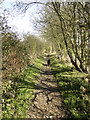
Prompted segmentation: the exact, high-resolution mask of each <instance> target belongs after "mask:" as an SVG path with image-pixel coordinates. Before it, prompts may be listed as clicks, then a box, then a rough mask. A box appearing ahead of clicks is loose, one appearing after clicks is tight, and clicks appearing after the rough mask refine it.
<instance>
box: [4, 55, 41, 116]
mask: <svg viewBox="0 0 90 120" xmlns="http://www.w3.org/2000/svg"><path fill="white" fill-rule="evenodd" d="M42 63H43V58H42V57H40V58H38V59H37V60H36V61H35V62H34V64H33V65H29V66H28V67H27V68H26V69H25V70H24V71H22V72H21V73H20V75H19V76H18V77H13V80H12V81H10V82H9V83H6V84H5V86H4V87H3V94H2V105H3V107H2V112H3V114H2V117H3V118H27V112H28V110H29V109H30V100H31V99H33V97H34V96H33V91H34V86H35V85H36V83H37V79H38V77H39V75H40V71H41V68H42Z"/></svg>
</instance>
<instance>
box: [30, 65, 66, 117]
mask: <svg viewBox="0 0 90 120" xmlns="http://www.w3.org/2000/svg"><path fill="white" fill-rule="evenodd" d="M34 95H35V97H34V99H33V100H32V102H31V105H30V111H29V113H28V118H64V117H65V110H64V107H63V103H62V99H61V96H60V93H59V91H58V88H57V84H56V81H55V79H54V76H53V74H52V71H51V67H50V66H47V63H45V64H43V69H42V72H41V75H40V78H39V80H38V84H37V85H36V88H35V93H34Z"/></svg>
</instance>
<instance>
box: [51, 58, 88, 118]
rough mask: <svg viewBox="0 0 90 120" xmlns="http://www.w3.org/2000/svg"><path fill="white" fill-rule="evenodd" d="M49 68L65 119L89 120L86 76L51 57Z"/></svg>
mask: <svg viewBox="0 0 90 120" xmlns="http://www.w3.org/2000/svg"><path fill="white" fill-rule="evenodd" d="M51 67H52V70H53V74H54V76H55V78H56V80H57V84H58V87H59V90H60V93H61V96H62V98H63V100H64V104H65V107H66V109H67V118H68V119H69V118H72V119H83V120H84V119H87V120H88V119H89V103H90V100H89V83H88V81H86V80H85V77H86V76H87V75H86V74H84V73H80V72H78V71H76V70H75V68H74V67H72V66H69V65H68V64H64V63H60V62H59V61H58V60H57V59H55V57H53V56H51Z"/></svg>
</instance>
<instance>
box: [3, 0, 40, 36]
mask: <svg viewBox="0 0 90 120" xmlns="http://www.w3.org/2000/svg"><path fill="white" fill-rule="evenodd" d="M15 1H17V0H5V1H4V2H3V4H2V8H3V9H2V10H4V9H8V10H9V11H10V14H9V15H7V17H8V25H9V26H11V27H12V28H13V30H14V31H17V32H18V33H19V34H20V35H22V34H23V33H27V32H29V33H31V34H35V35H37V34H38V33H37V32H36V31H35V30H34V27H33V23H32V21H33V20H34V19H35V17H38V14H36V11H37V9H38V8H37V7H36V5H33V6H32V7H31V8H29V10H27V12H26V13H25V14H23V15H22V14H19V13H17V12H16V10H13V7H12V6H11V4H13V3H14V2H15ZM22 1H30V0H22ZM6 14H7V13H6Z"/></svg>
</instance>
